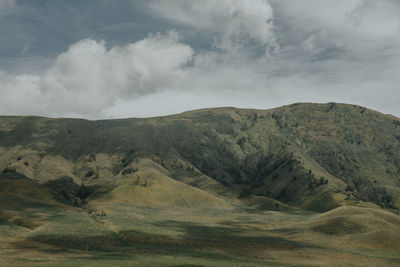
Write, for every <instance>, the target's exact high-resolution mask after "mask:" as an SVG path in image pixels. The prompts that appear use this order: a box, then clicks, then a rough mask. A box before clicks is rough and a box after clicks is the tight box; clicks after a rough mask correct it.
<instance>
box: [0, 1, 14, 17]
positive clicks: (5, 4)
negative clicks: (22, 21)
mask: <svg viewBox="0 0 400 267" xmlns="http://www.w3.org/2000/svg"><path fill="white" fill-rule="evenodd" d="M15 5H16V0H0V16H1V15H3V14H5V13H6V12H7V11H8V10H9V9H11V8H13V7H14V6H15Z"/></svg>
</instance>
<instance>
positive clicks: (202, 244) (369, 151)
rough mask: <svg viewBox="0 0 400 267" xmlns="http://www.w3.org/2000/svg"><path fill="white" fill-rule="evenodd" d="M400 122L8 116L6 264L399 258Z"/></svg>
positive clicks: (3, 142)
mask: <svg viewBox="0 0 400 267" xmlns="http://www.w3.org/2000/svg"><path fill="white" fill-rule="evenodd" d="M399 207H400V120H399V119H397V118H395V117H392V116H388V115H383V114H380V113H377V112H375V111H372V110H368V109H366V108H363V107H358V106H352V105H342V104H335V103H330V104H295V105H291V106H286V107H282V108H278V109H274V110H243V109H235V108H221V109H210V110H198V111H192V112H187V113H183V114H179V115H174V116H169V117H160V118H149V119H123V120H105V121H86V120H75V119H48V118H38V117H0V259H1V263H0V265H1V264H3V265H5V266H13V265H14V266H21V265H25V266H31V265H32V266H33V265H39V266H77V265H83V266H121V265H128V266H229V265H231V266H266V265H271V266H310V265H312V266H399V265H400V241H399V240H400V217H399V215H397V213H398V209H399Z"/></svg>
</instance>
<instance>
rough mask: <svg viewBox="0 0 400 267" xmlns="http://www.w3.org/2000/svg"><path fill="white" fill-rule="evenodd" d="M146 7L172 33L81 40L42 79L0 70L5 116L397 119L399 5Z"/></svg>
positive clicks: (353, 0) (321, 0)
mask: <svg viewBox="0 0 400 267" xmlns="http://www.w3.org/2000/svg"><path fill="white" fill-rule="evenodd" d="M143 5H145V6H146V7H147V9H146V10H147V12H149V11H148V10H150V14H148V13H146V15H147V16H149V17H148V18H146V21H150V20H154V21H156V22H155V23H154V25H156V26H157V27H158V26H159V25H160V24H162V27H163V29H176V30H172V31H169V32H167V33H165V34H152V35H149V36H148V37H147V38H144V39H142V40H139V41H132V42H130V43H125V44H123V43H124V42H122V41H120V40H114V39H113V38H114V37H112V38H111V37H110V38H108V42H105V41H95V40H92V39H84V40H81V41H78V42H76V43H75V44H73V45H71V46H70V47H69V49H66V51H64V52H63V53H61V54H60V55H59V56H58V57H56V58H55V59H54V60H53V62H52V63H51V64H49V65H48V64H47V62H46V64H42V66H47V67H46V69H45V70H44V71H42V72H41V73H39V74H38V75H27V74H25V75H16V74H10V73H6V72H3V73H1V74H0V93H1V95H2V96H3V97H2V98H0V114H36V115H46V116H68V117H71V116H73V117H85V118H105V117H106V118H110V117H132V116H134V117H135V116H150V115H165V114H171V113H176V112H181V111H183V110H189V109H193V108H205V107H213V106H237V107H243V108H251V107H252V108H271V107H276V106H279V105H284V104H290V103H293V102H299V101H301V102H331V101H336V102H347V103H355V104H360V105H364V106H368V107H371V108H375V109H378V110H381V111H383V112H387V113H393V114H396V115H400V107H399V105H398V101H399V99H400V90H398V84H400V76H399V75H398V73H400V51H399V49H398V47H399V45H400V32H399V25H400V23H399V18H400V11H399V10H400V9H399V7H400V3H399V2H398V1H395V0H382V1H379V2H378V1H370V0H348V1H331V0H302V1H297V0H287V1H281V0H268V2H267V1H261V0H260V1H258V0H257V1H256V0H253V1H250V0H248V1H234V0H232V1H225V0H222V1H208V0H204V1H183V0H181V1H179V0H171V1H158V0H157V1H150V2H143ZM310 8H312V11H310V10H311V9H310ZM142 15H143V14H142ZM4 17H6V16H4ZM4 17H3V18H4ZM154 25H153V26H154ZM153 26H151V27H153ZM126 27H129V25H127V26H126ZM149 27H150V26H149ZM146 29H147V28H146ZM146 31H147V30H146ZM154 32H157V30H155V31H154ZM178 32H179V34H178ZM141 38H143V37H141ZM214 38H215V41H214ZM99 39H100V38H99ZM124 40H126V39H124ZM196 42H197V43H196ZM110 43H112V44H116V43H119V44H121V45H118V46H115V45H110ZM199 43H200V45H199ZM204 43H208V44H211V43H213V44H214V46H211V45H209V46H207V45H203V44H204ZM278 43H279V44H278ZM277 47H279V51H277V50H275V52H276V53H272V50H274V49H275V48H277ZM19 53H20V54H22V53H21V52H20V51H19ZM31 53H32V54H33V53H35V49H34V47H33V46H32V48H31V49H29V54H31ZM268 53H269V56H265V54H268ZM21 60H22V59H21ZM21 62H22V61H21ZM32 62H36V63H37V61H32ZM32 62H31V64H22V63H20V64H19V65H18V66H22V65H23V66H32V65H33V63H32ZM35 66H38V64H36V65H35ZM26 68H28V67H26ZM19 70H20V71H19V72H18V73H32V72H29V71H24V70H21V69H19ZM11 71H12V70H11ZM33 73H38V72H37V71H36V72H33Z"/></svg>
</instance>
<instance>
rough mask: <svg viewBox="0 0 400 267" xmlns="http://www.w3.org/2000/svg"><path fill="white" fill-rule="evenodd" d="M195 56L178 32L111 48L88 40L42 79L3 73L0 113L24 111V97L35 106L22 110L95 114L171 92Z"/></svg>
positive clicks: (78, 43) (70, 49) (65, 54)
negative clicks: (123, 101)
mask: <svg viewBox="0 0 400 267" xmlns="http://www.w3.org/2000/svg"><path fill="white" fill-rule="evenodd" d="M192 58H193V50H192V48H191V47H190V46H188V45H185V44H183V43H180V41H179V35H178V34H177V33H176V32H174V31H172V32H168V33H167V34H165V35H162V34H155V35H150V36H149V37H148V38H146V39H143V40H141V41H138V42H136V43H133V44H128V45H126V46H116V47H113V48H111V49H107V48H106V43H105V42H104V41H101V42H97V41H94V40H91V39H85V40H82V41H79V42H77V43H76V44H74V45H72V46H71V47H70V48H69V49H68V51H66V52H65V53H63V54H61V55H60V56H58V57H57V59H56V60H55V62H54V64H53V65H52V66H51V67H50V68H49V69H48V70H47V71H46V72H45V73H44V74H43V75H42V76H26V75H19V76H14V77H13V76H11V75H7V74H4V73H3V74H2V75H1V76H0V84H1V91H2V93H3V95H4V94H5V95H6V96H7V97H5V98H1V100H0V106H1V107H0V109H2V110H1V111H0V112H1V113H3V114H4V113H9V112H10V110H12V107H21V105H22V104H23V103H21V99H23V100H24V101H31V103H32V102H34V103H36V105H29V107H31V111H29V110H25V109H22V112H28V113H31V112H33V113H35V112H38V111H39V112H40V111H45V110H52V112H53V113H54V114H60V115H65V114H69V115H74V114H75V115H83V116H87V117H90V116H97V115H98V114H99V113H101V111H103V110H104V109H106V108H107V107H109V106H111V105H113V103H114V102H115V101H116V100H117V99H119V98H136V97H138V96H142V95H146V94H151V93H155V92H158V91H162V90H167V89H171V88H173V87H174V85H175V82H176V81H180V80H183V79H184V78H185V75H186V65H187V64H188V63H190V61H191V60H192ZM10 107H11V109H10ZM27 107H28V106H27ZM41 109H43V110H41ZM40 113H42V112H40Z"/></svg>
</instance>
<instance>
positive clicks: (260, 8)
mask: <svg viewBox="0 0 400 267" xmlns="http://www.w3.org/2000/svg"><path fill="white" fill-rule="evenodd" d="M148 6H149V8H150V9H152V10H153V11H154V12H155V13H156V14H158V15H161V16H163V17H166V18H168V19H171V20H174V21H177V22H180V23H184V24H187V25H190V26H192V27H194V28H197V29H199V30H205V31H209V32H211V33H213V34H214V36H215V43H214V45H215V47H216V48H219V49H222V50H224V51H227V52H235V51H237V50H238V49H241V48H243V47H245V46H248V45H249V44H250V43H251V42H253V43H255V44H257V45H259V46H262V47H263V48H264V49H265V51H266V52H267V53H268V52H270V51H271V50H276V49H278V44H277V43H276V39H275V35H274V31H273V27H274V25H273V11H272V8H271V6H270V5H269V4H268V2H267V1H265V0H219V1H213V0H202V1H190V0H171V1H161V0H156V1H151V2H150V3H149V4H148Z"/></svg>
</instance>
